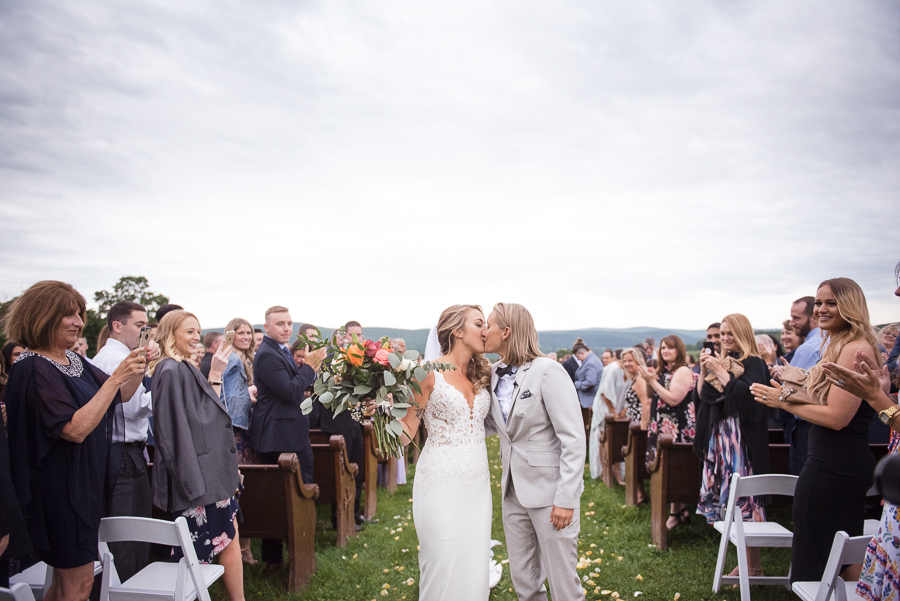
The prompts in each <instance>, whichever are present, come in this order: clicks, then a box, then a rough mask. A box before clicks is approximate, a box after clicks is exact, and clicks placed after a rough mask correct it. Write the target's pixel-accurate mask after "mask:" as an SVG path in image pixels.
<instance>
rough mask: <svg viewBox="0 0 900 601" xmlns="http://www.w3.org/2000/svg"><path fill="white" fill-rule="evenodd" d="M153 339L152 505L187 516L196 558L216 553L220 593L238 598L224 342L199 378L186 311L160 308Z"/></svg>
mask: <svg viewBox="0 0 900 601" xmlns="http://www.w3.org/2000/svg"><path fill="white" fill-rule="evenodd" d="M157 341H158V342H159V346H160V353H161V354H160V358H159V359H158V360H156V361H153V362H151V364H150V371H151V374H152V375H153V383H152V394H153V405H154V407H153V414H154V429H153V437H154V439H155V440H156V455H155V459H156V466H155V467H154V469H153V503H154V505H156V506H157V507H159V508H160V509H162V510H164V511H169V512H171V513H172V517H173V518H174V517H178V516H184V517H185V518H186V519H187V523H188V527H189V528H190V530H191V534H192V538H193V540H194V549H195V550H196V552H197V557H198V558H199V559H200V561H201V562H204V563H212V562H213V561H214V560H215V559H216V557H218V561H219V564H220V565H222V566H223V567H224V568H225V575H224V577H223V579H224V582H225V591H226V593H227V595H228V598H229V599H231V601H242V600H243V599H244V572H243V563H242V562H241V551H240V543H239V542H238V544H233V543H234V542H235V541H237V540H238V526H237V520H235V516H236V515H237V512H238V502H237V500H236V498H235V495H236V493H237V490H238V484H239V476H238V461H237V449H236V448H235V444H234V434H233V433H232V432H231V429H232V423H231V417H230V416H229V415H228V410H227V409H226V408H225V403H223V402H222V399H221V398H219V393H220V391H221V388H222V373H223V372H224V370H225V367H226V366H227V365H228V357H229V355H230V354H231V347H230V346H226V345H220V348H219V349H218V351H217V352H216V353H215V355H214V356H213V358H212V361H211V362H210V372H209V380H207V379H206V378H204V377H203V374H201V373H200V371H199V370H198V369H197V368H196V367H195V366H194V365H193V364H192V363H191V362H190V357H191V355H193V354H194V353H195V350H196V347H197V345H198V344H199V343H200V322H199V321H198V320H197V318H196V317H195V316H194V315H193V314H192V313H188V312H187V311H184V310H175V311H171V312H169V313H166V316H165V317H163V319H162V321H161V322H160V323H159V330H158V332H157ZM226 431H227V432H228V436H227V437H226V436H223V433H224V432H226ZM176 559H177V556H176Z"/></svg>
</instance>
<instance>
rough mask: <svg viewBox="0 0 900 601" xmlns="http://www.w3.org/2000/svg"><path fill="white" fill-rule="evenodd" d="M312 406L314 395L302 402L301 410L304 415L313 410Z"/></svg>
mask: <svg viewBox="0 0 900 601" xmlns="http://www.w3.org/2000/svg"><path fill="white" fill-rule="evenodd" d="M312 406H313V400H312V397H309V398H308V399H305V400H304V401H303V402H302V403H300V411H302V412H303V415H306V414H308V413H309V412H310V411H312Z"/></svg>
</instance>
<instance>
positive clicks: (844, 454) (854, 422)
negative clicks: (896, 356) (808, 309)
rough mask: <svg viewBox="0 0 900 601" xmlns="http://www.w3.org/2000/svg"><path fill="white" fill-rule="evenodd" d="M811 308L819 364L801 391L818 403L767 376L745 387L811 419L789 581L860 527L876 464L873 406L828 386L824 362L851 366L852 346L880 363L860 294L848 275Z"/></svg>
mask: <svg viewBox="0 0 900 601" xmlns="http://www.w3.org/2000/svg"><path fill="white" fill-rule="evenodd" d="M815 312H816V320H817V321H816V325H817V326H818V327H819V328H821V330H822V336H823V348H824V350H823V351H822V360H821V362H820V363H818V364H817V365H816V366H815V367H813V368H812V369H811V370H809V376H808V378H807V379H806V382H805V384H804V386H803V392H805V393H806V394H807V395H809V396H810V397H813V399H814V400H816V401H818V402H821V403H823V404H800V403H795V402H790V401H791V396H793V394H795V393H791V392H790V391H791V390H792V388H788V389H784V388H782V386H781V385H780V384H777V383H776V382H774V381H773V382H772V384H773V386H765V385H763V384H754V385H753V386H752V388H751V390H752V393H753V395H754V397H755V398H756V400H757V401H759V402H761V403H764V404H766V405H768V406H770V407H779V408H783V409H785V410H786V411H789V412H791V413H793V414H794V415H796V416H797V417H800V418H803V419H804V420H806V421H808V422H809V423H810V424H811V427H810V431H809V442H808V455H807V460H806V465H804V467H803V470H802V471H801V472H800V480H799V481H798V482H797V488H796V490H795V492H794V512H793V513H794V538H793V547H792V554H791V555H792V563H791V581H792V582H795V581H804V580H818V579H820V578H821V577H822V573H823V572H824V570H825V564H826V562H827V560H828V552H829V550H830V549H831V543H832V540H833V539H834V535H835V533H836V532H838V531H839V530H843V531H845V532H846V533H847V534H849V535H850V536H859V535H861V534H862V533H863V521H864V513H865V500H866V491H867V490H868V489H869V486H870V485H871V484H872V473H873V470H874V469H875V458H874V456H873V455H872V451H871V450H870V449H869V444H868V432H869V422H870V420H871V419H872V417H873V416H874V413H875V412H874V411H873V410H872V408H871V407H870V406H869V404H868V403H862V402H861V400H860V398H859V397H858V396H856V395H854V394H851V393H850V392H847V391H846V390H843V389H841V388H840V387H837V386H833V385H832V383H831V382H829V381H828V373H827V372H826V371H825V367H824V365H825V364H829V363H836V364H837V365H839V366H841V367H845V368H848V369H852V367H853V361H854V359H855V357H856V353H857V352H863V353H866V354H867V355H869V356H870V357H875V358H876V361H877V365H879V366H880V364H881V362H880V357H881V355H880V354H879V353H877V343H876V342H875V336H874V335H873V334H872V326H871V323H870V322H869V309H868V307H867V305H866V297H865V295H864V294H863V291H862V289H861V288H860V287H859V285H858V284H857V283H856V282H854V281H853V280H850V279H848V278H835V279H831V280H825V281H824V282H822V283H821V284H820V285H819V289H818V290H817V291H816V298H815ZM785 377H786V376H785ZM848 576H852V574H848ZM854 579H855V578H854Z"/></svg>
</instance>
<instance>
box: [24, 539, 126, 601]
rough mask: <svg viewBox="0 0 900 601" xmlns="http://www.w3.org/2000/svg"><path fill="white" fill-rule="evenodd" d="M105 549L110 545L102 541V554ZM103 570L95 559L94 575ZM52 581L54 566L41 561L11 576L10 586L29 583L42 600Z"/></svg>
mask: <svg viewBox="0 0 900 601" xmlns="http://www.w3.org/2000/svg"><path fill="white" fill-rule="evenodd" d="M104 551H106V552H108V551H109V547H107V546H106V543H100V554H101V555H103V552H104ZM102 571H103V565H102V564H101V563H100V562H99V561H95V562H94V576H96V575H97V574H99V573H100V572H102ZM51 582H53V568H51V567H50V566H48V565H47V564H46V563H44V562H43V561H39V562H37V563H36V564H34V565H33V566H31V567H29V568H28V569H27V570H23V571H21V572H19V573H18V574H16V575H15V576H10V578H9V584H10V586H12V585H14V584H25V585H28V587H29V588H30V589H31V594H32V595H34V598H35V601H41V600H42V599H43V598H44V596H45V595H46V594H47V590H48V589H49V588H50V583H51Z"/></svg>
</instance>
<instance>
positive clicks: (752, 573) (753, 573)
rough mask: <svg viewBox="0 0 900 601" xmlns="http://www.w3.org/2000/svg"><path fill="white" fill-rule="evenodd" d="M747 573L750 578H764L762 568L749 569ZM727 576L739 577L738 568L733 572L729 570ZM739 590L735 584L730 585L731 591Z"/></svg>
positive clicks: (738, 586) (739, 570) (739, 571)
mask: <svg viewBox="0 0 900 601" xmlns="http://www.w3.org/2000/svg"><path fill="white" fill-rule="evenodd" d="M748 572H749V574H748V576H749V577H751V578H752V577H754V576H764V574H763V571H762V568H750V569H749V570H748ZM728 575H729V576H740V575H741V569H740V568H739V567H735V568H734V569H733V570H731V572H729V574H728ZM739 588H740V585H737V584H732V585H731V589H732V590H737V589H739Z"/></svg>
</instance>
